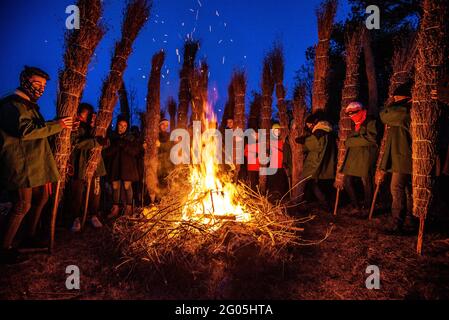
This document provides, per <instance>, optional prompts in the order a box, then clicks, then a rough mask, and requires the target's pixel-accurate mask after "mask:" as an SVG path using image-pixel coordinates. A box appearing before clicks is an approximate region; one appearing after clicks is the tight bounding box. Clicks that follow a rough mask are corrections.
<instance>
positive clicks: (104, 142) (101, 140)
mask: <svg viewBox="0 0 449 320" xmlns="http://www.w3.org/2000/svg"><path fill="white" fill-rule="evenodd" d="M95 140H96V141H97V142H98V144H99V145H100V146H102V147H104V146H106V145H107V144H108V139H107V138H103V137H101V136H97V137H95Z"/></svg>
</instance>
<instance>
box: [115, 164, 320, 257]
mask: <svg viewBox="0 0 449 320" xmlns="http://www.w3.org/2000/svg"><path fill="white" fill-rule="evenodd" d="M189 175H191V171H190V169H189V167H186V166H184V167H178V168H177V169H176V170H175V171H174V172H173V173H172V174H171V176H170V177H169V185H170V190H171V192H170V193H169V194H168V195H167V196H166V197H164V198H163V199H162V201H161V203H160V204H159V205H158V207H150V208H144V209H143V210H142V211H141V212H140V216H139V217H137V218H129V217H123V218H121V219H120V220H118V221H117V222H116V223H115V225H114V234H115V236H116V239H117V241H118V243H119V248H120V250H121V251H122V253H123V255H124V264H126V263H132V262H134V263H137V262H139V261H147V262H151V263H153V264H156V265H159V264H164V263H170V262H173V261H182V260H184V259H185V260H186V261H189V262H190V263H191V262H192V259H194V260H195V259H201V257H199V256H198V255H199V254H200V253H203V254H206V255H217V254H227V255H231V256H232V255H233V254H235V253H236V252H237V251H238V250H239V249H242V248H243V247H245V246H248V245H254V244H257V246H258V250H259V252H258V253H259V254H260V255H267V256H270V257H271V258H279V257H281V253H282V249H283V248H285V247H286V246H292V245H310V244H313V243H312V242H310V241H306V240H304V239H302V238H301V236H300V235H299V233H300V232H301V231H303V229H302V228H301V227H298V225H300V224H304V223H306V222H308V221H310V220H312V219H313V218H314V217H313V216H310V217H306V218H303V219H294V218H292V217H290V216H288V215H287V214H286V209H285V208H284V207H283V206H281V205H273V204H271V203H270V202H269V201H268V199H267V198H266V197H264V196H262V195H261V194H260V193H256V192H254V191H252V190H251V189H250V188H249V187H247V186H246V185H244V184H238V185H234V184H232V183H231V180H228V181H226V180H225V179H227V178H224V181H226V182H223V186H222V187H223V189H222V190H207V189H205V190H204V191H203V190H199V189H201V188H196V187H195V186H192V185H191V184H190V182H191V179H189ZM230 188H232V189H233V190H230ZM226 189H228V190H226ZM174 190H176V192H175V191H174ZM192 192H194V193H195V196H194V197H192ZM231 194H232V197H233V199H226V197H227V195H231ZM226 201H229V202H228V203H225V202H226ZM210 209H212V210H210ZM228 209H232V210H233V211H234V212H227V210H228ZM203 210H204V211H203ZM213 210H216V212H213Z"/></svg>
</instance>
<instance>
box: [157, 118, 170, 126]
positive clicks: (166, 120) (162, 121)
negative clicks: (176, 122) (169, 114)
mask: <svg viewBox="0 0 449 320" xmlns="http://www.w3.org/2000/svg"><path fill="white" fill-rule="evenodd" d="M164 122H168V123H170V121H168V119H165V118H162V119H161V121H159V125H161V124H162V123H164Z"/></svg>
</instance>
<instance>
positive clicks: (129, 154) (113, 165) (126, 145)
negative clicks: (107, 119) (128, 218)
mask: <svg viewBox="0 0 449 320" xmlns="http://www.w3.org/2000/svg"><path fill="white" fill-rule="evenodd" d="M128 129H129V123H128V121H127V120H126V119H125V118H122V117H119V119H118V120H117V128H116V131H115V132H113V133H112V135H111V138H110V141H111V146H110V147H109V148H107V149H106V150H105V157H107V158H108V168H107V169H108V178H109V180H110V181H111V183H112V190H113V206H112V210H111V214H110V215H109V218H114V217H116V216H117V215H118V214H119V212H120V199H121V197H120V191H121V189H122V185H123V189H124V190H125V194H126V203H125V205H124V207H125V214H126V215H130V214H132V205H133V189H132V183H133V182H136V181H139V168H138V166H139V163H138V155H139V154H140V153H141V152H142V146H141V144H140V143H139V141H138V139H136V138H135V136H134V135H132V134H131V133H129V130H128Z"/></svg>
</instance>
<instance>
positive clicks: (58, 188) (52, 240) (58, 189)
mask: <svg viewBox="0 0 449 320" xmlns="http://www.w3.org/2000/svg"><path fill="white" fill-rule="evenodd" d="M60 192H61V180H59V181H58V183H57V185H56V194H55V202H54V203H53V210H52V211H51V225H50V248H49V252H50V253H52V252H53V249H54V247H55V230H56V216H57V213H58V205H59V195H60Z"/></svg>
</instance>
